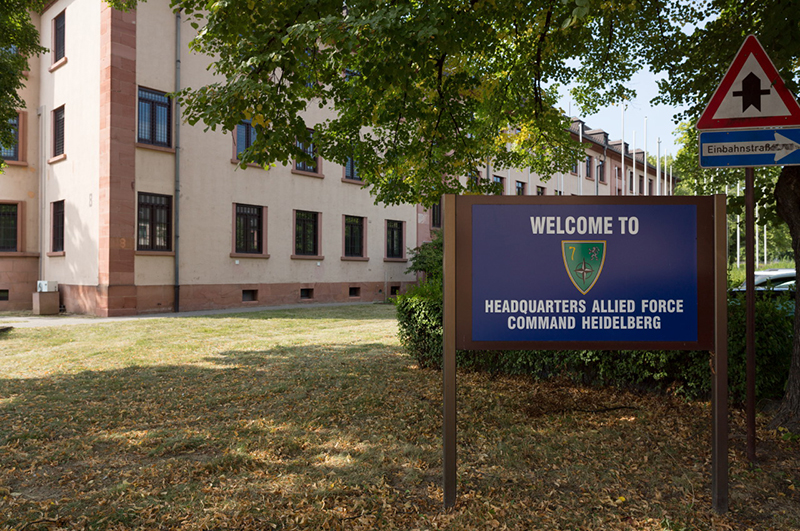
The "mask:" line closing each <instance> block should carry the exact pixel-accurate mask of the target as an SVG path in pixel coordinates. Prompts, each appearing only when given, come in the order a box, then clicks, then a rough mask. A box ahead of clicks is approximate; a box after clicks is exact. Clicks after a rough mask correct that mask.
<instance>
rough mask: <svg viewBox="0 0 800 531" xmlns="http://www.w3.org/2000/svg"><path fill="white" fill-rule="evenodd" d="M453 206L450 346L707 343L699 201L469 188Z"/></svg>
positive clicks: (703, 214)
mask: <svg viewBox="0 0 800 531" xmlns="http://www.w3.org/2000/svg"><path fill="white" fill-rule="evenodd" d="M456 205H457V212H456V216H457V219H458V227H457V229H456V232H457V238H458V240H457V242H458V243H457V255H458V256H457V260H458V264H459V267H458V277H457V286H458V289H457V300H458V304H457V319H458V324H459V327H458V330H459V334H458V338H457V340H458V347H459V348H464V349H493V348H497V349H512V348H526V349H530V348H536V349H558V348H584V347H588V346H591V348H614V349H620V350H622V349H628V350H633V349H640V348H664V349H666V348H669V349H702V348H708V347H709V345H710V344H711V339H712V338H711V332H710V331H711V330H713V305H711V301H712V298H713V297H712V295H713V292H712V291H711V289H712V286H713V278H714V277H713V275H714V270H713V254H712V249H713V208H712V203H711V201H709V200H708V198H697V197H686V198H676V197H648V198H634V197H616V198H614V197H604V198H597V197H592V198H582V197H571V198H565V197H553V198H547V197H544V198H543V197H477V196H476V197H460V198H458V202H457V203H456ZM462 266H466V267H462ZM467 308H469V309H468V310H467Z"/></svg>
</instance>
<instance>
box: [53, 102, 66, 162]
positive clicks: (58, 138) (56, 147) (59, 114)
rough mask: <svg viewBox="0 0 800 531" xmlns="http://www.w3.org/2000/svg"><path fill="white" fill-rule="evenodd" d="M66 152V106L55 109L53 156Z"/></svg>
mask: <svg viewBox="0 0 800 531" xmlns="http://www.w3.org/2000/svg"><path fill="white" fill-rule="evenodd" d="M63 154H64V107H63V106H62V107H59V108H58V109H56V110H54V111H53V156H54V157H57V156H59V155H63Z"/></svg>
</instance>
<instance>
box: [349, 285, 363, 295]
mask: <svg viewBox="0 0 800 531" xmlns="http://www.w3.org/2000/svg"><path fill="white" fill-rule="evenodd" d="M348 295H349V296H350V297H361V288H357V287H356V288H354V287H350V289H349V291H348Z"/></svg>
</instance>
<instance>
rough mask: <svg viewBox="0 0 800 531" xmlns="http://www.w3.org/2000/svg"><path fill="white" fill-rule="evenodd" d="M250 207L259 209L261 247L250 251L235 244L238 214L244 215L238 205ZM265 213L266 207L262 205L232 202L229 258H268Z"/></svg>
mask: <svg viewBox="0 0 800 531" xmlns="http://www.w3.org/2000/svg"><path fill="white" fill-rule="evenodd" d="M240 206H241V207H250V208H259V209H261V214H260V217H261V226H260V228H259V235H258V238H259V241H260V245H261V249H260V250H259V251H258V252H252V251H242V250H241V248H239V246H238V245H237V243H238V242H237V230H238V221H239V218H240V214H242V216H245V214H244V213H240V212H239V207H240ZM267 213H268V208H267V207H266V206H264V205H249V204H245V203H233V211H232V216H233V221H232V225H231V227H232V229H231V254H230V256H231V258H269V254H268V253H267Z"/></svg>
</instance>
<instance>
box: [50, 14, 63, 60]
mask: <svg viewBox="0 0 800 531" xmlns="http://www.w3.org/2000/svg"><path fill="white" fill-rule="evenodd" d="M64 13H65V12H64V11H62V12H61V13H60V14H59V15H58V16H56V18H54V19H53V63H57V62H58V61H60V60H61V59H63V58H64V57H65V56H66V48H65V42H66V41H65V38H64V37H65V34H66V20H65V16H64Z"/></svg>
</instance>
